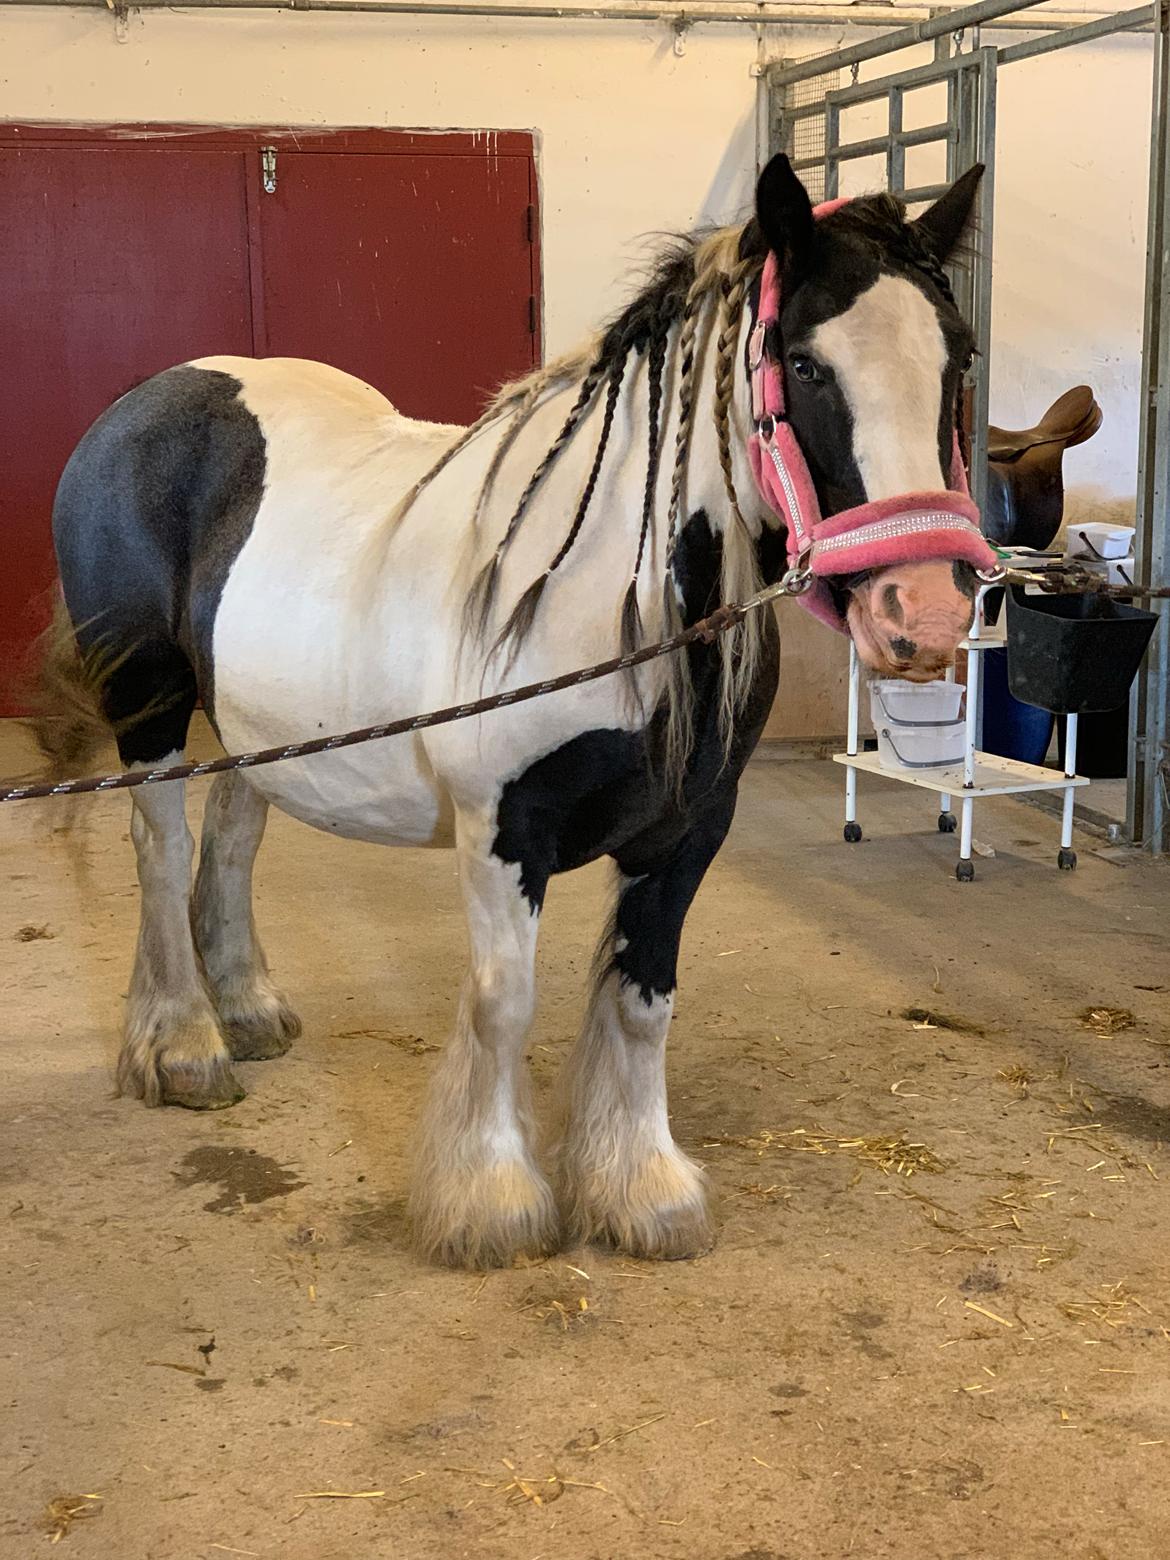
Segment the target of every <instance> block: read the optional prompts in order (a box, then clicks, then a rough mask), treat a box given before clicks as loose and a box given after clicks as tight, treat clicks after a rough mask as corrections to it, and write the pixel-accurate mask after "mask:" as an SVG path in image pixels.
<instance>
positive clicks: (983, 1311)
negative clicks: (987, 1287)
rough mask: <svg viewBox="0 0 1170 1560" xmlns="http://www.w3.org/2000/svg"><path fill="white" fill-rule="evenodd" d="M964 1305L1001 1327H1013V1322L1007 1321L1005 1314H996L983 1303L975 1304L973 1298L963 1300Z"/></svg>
mask: <svg viewBox="0 0 1170 1560" xmlns="http://www.w3.org/2000/svg"><path fill="white" fill-rule="evenodd" d="M963 1304H964V1306H965V1307H966V1308H967V1310H968V1311H978V1312H979V1315H980V1316H986V1317H987V1318H988V1320H989V1321H992V1322H998V1323H999V1325H1000V1326H1001V1327H1014V1326H1015V1325H1016V1324H1015V1322H1009V1321H1008V1319H1007V1317H1006V1316H997V1315H996V1314H995V1312H994V1311H989V1310H988V1309H987V1307H986V1306H985V1305H976V1303H975V1301H974V1300H964V1301H963Z"/></svg>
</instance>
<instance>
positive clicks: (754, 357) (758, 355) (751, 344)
mask: <svg viewBox="0 0 1170 1560" xmlns="http://www.w3.org/2000/svg"><path fill="white" fill-rule="evenodd" d="M767 330H768V327H767V325H766V324H765V322H764V321H763V320H757V321H756V323H755V325H753V327H752V333H751V335H750V336H749V337H748V368H749V369H751V371H752V373H753V374H754V373H755V371H756V369H757V368H759V366H760V364H761V363H762V362H763V361H764V337H765V335H766V333H767Z"/></svg>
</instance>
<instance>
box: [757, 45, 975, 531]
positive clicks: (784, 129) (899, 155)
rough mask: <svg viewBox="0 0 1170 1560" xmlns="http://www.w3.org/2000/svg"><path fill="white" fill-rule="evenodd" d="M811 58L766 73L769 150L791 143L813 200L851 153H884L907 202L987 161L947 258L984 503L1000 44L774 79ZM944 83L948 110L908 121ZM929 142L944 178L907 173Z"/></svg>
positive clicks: (890, 179) (888, 179)
mask: <svg viewBox="0 0 1170 1560" xmlns="http://www.w3.org/2000/svg"><path fill="white" fill-rule="evenodd" d="M817 58H819V56H817V55H810V56H807V58H806V60H805V61H799V62H798V61H782V62H780V63H779V65H778V66H777V67H776V68H775V69H774V70H773V71H771V72H770V73H769V78H768V88H769V95H770V114H769V123H770V130H771V141H772V144H771V150H772V151H774V152H775V151H785V152H787V153H788V155H789V157H790V158H791V159H792V164H793V167H794V168H795V169H796V170H797V171H798V172H799V174H800V176H801V178H802V179H803V180H804V183H805V185H806V187H807V188H808V191H809V194H810V195H811V196H812V197H813V199H814V200H825V199H832V198H833V197H834V196H836V195H837V194H838V193H839V188H840V174H841V168H842V166H843V165H845V164H849V163H852V164H854V165H855V167H856V166H858V165H863V164H864V163H865V162H866V161H867V160H869V159H874V158H878V159H881V160H883V161H884V162H885V184H886V188H887V189H889V190H890V191H891V192H892V193H893V194H896V195H901V196H902V197H903V198H904V199H905V200H907V202H908V203H909V204H910V205H911V206H915V205H918V204H920V203H922V202H925V201H930V200H934V199H936V198H937V197H938V196H939V195H941V194H942V192H943V191H944V190H945V189H946V188H947V183H949V182H950V181H953V180H954V179H955V178H957V177H958V175H959V174H961V173H964V172H965V171H966V170H967V169H968V168H969V167H970V166H971V165H972V164H973V163H976V162H981V163H983V164H984V165H985V166H986V167H987V169H988V172H987V174H985V176H984V181H983V188H982V190H981V192H980V197H979V203H978V217H977V222H976V225H975V228H974V231H973V233H972V236H971V239H970V242H969V244H968V245H967V246H965V248H964V250H963V252H961V253H960V254H959V255H957V256H955V257H954V260H953V262H952V264H951V266H950V267H948V269H949V270H950V273H951V278H952V282H953V285H954V288H955V295H956V299H957V300H958V303H959V307H960V309H962V311H963V313H964V314H965V315H966V316H967V318H968V319H969V320H970V322H971V325H972V328H973V330H974V333H975V339H976V342H977V344H978V349H979V350H978V355H977V357H976V360H975V364H974V367H973V369H972V371H971V375H970V381H969V386H970V392H971V410H972V420H971V429H970V438H971V450H970V454H971V488H972V493H973V496H974V497H975V501H976V502H977V503H981V502H982V501H983V499H984V497H985V490H986V483H987V471H986V461H987V416H988V406H987V392H988V381H989V372H990V356H991V240H992V212H993V188H992V180H993V174H992V168H993V166H994V149H995V85H996V51H995V50H994V49H992V48H974V49H971V50H969V51H967V52H966V53H957V54H950V53H949V51H948V53H947V54H946V55H942V56H941V57H938V58H936V59H935V60H934V61H933V62H931V63H930V64H928V65H920V66H917V67H915V68H913V69H910V70H902V71H893V72H890V73H889V74H887V75H883V76H879V77H877V78H875V79H871V80H869V81H858V80H856V79H854V78H855V77H856V74H857V72H856V69H854V71H853V72H852V73H851V74H850V77H849V80H848V81H843V80H842V77H843V75H844V72H842V71H841V70H840V69H838V70H827V71H825V72H823V73H820V74H816V75H810V76H807V77H806V78H805V79H803V80H799V81H794V82H785V81H782V80H781V81H777V80H775V79H774V78H775V77H776V76H778V75H782V74H783V71H784V69H785V67H786V66H788V65H791V64H797V63H800V64H806V63H807V61H808V60H812V61H815V60H816V59H817ZM943 87H945V89H946V101H947V114H946V118H945V119H934V118H933V116H931V117H932V119H933V122H931V123H926V124H907V123H906V122H905V119H906V116H905V107H906V102H907V98H908V97H909V96H910V95H911V94H913V93H916V92H918V93H921V92H923V91H930V90H931V89H933V90H934V91H935V92H936V93H937V92H938V91H939V90H940V89H941V88H943ZM867 106H868V108H869V109H870V110H871V111H872V113H873V116H874V118H873V121H872V122H871V123H870V124H869V125H868V129H867V130H866V131H865V132H863V133H862V135H861V137H860V138H858V135H857V132H856V130H853V131H852V132H851V131H850V129H849V127H848V126H849V121H848V117H847V116H849V115H850V114H851V113H852V112H855V111H857V110H861V109H864V108H866V107H867ZM843 121H845V122H844V123H843ZM930 146H934V147H939V148H945V150H946V181H945V182H941V183H938V184H928V185H921V184H916V183H915V182H914V180H913V179H908V178H907V166H906V162H907V159H906V154H907V151H908V150H911V149H917V148H925V147H930Z"/></svg>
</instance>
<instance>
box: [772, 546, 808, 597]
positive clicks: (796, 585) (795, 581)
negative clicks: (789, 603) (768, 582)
mask: <svg viewBox="0 0 1170 1560" xmlns="http://www.w3.org/2000/svg"><path fill="white" fill-rule="evenodd" d="M804 556H807V554H805V555H803V556H802V558H801V560H800V561H799V562H798V563H796V564H794V565H793V567H792V568H791V569H789V570H788V572H787V573H786V574H785V575H783V576H782V578H781V580H780V584H781V587H782V588H783V591H784V594H785V595H786V596H803V595H804V593H805V591H806V590H808V589H809V587H810V586H811V585H812V583H813V571H812V570H811V569H810V568H809V567H808V565H807V564H806V563H805V562H804Z"/></svg>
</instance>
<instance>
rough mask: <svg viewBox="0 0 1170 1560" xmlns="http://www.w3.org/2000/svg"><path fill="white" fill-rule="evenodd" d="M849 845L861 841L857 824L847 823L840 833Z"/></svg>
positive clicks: (859, 826) (859, 827) (859, 828)
mask: <svg viewBox="0 0 1170 1560" xmlns="http://www.w3.org/2000/svg"><path fill="white" fill-rule="evenodd" d="M841 832H842V833H843V834H844V836H845V839H846V842H847V843H848V844H850V845H856V844H857V843H858V841H859V840H860V839H861V825H860V824H859V823H847V824H846V825H845V827H844V829H843V830H842V831H841Z"/></svg>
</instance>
